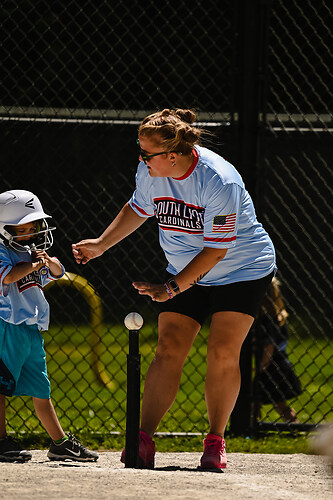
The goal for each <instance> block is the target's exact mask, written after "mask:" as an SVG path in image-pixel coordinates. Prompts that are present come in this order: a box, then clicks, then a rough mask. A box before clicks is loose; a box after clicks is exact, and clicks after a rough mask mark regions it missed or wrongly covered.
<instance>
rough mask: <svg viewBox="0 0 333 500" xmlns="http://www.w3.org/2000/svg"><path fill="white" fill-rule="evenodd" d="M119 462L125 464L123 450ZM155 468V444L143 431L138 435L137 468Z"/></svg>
mask: <svg viewBox="0 0 333 500" xmlns="http://www.w3.org/2000/svg"><path fill="white" fill-rule="evenodd" d="M120 461H121V462H122V463H123V464H124V463H125V450H123V451H122V453H121V458H120ZM154 466H155V443H154V441H153V440H152V438H151V437H150V436H148V434H146V433H145V432H144V431H140V433H139V468H140V469H153V468H154Z"/></svg>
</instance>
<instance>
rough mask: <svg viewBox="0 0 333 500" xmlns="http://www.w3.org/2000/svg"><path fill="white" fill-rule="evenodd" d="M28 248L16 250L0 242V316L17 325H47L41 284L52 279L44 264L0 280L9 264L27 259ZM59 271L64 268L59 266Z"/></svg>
mask: <svg viewBox="0 0 333 500" xmlns="http://www.w3.org/2000/svg"><path fill="white" fill-rule="evenodd" d="M31 260H32V259H31V255H30V253H29V252H16V251H15V250H13V249H12V248H10V247H8V246H5V245H4V244H3V243H1V242H0V318H2V319H3V320H4V321H7V322H9V323H12V324H14V325H19V324H21V323H26V324H27V325H37V326H38V329H39V330H47V329H48V326H49V319H50V311H49V304H48V302H47V300H46V299H45V296H44V293H43V287H44V286H45V285H46V284H47V283H49V281H52V280H55V279H57V278H55V277H54V276H52V275H51V273H50V271H49V269H48V268H46V267H44V268H42V269H39V270H38V271H33V272H31V273H30V274H28V275H27V276H24V277H23V278H21V279H20V280H18V281H17V282H15V283H11V284H9V285H7V284H5V283H4V282H3V280H4V278H5V276H7V274H8V273H9V271H10V270H11V269H12V267H13V266H15V265H16V264H18V263H20V262H31ZM62 270H63V273H62V274H64V272H65V269H64V267H63V266H62Z"/></svg>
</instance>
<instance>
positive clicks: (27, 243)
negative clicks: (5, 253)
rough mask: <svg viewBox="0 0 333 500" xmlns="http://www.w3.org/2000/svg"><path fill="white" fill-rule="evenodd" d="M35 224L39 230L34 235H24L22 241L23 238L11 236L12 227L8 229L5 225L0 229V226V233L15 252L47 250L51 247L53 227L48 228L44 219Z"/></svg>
mask: <svg viewBox="0 0 333 500" xmlns="http://www.w3.org/2000/svg"><path fill="white" fill-rule="evenodd" d="M36 222H37V225H39V226H40V229H39V228H38V230H37V231H36V232H34V233H29V234H25V235H24V239H23V236H17V235H16V234H12V232H13V226H11V227H8V225H5V226H3V228H1V226H2V224H0V233H1V234H2V235H3V236H4V237H5V239H6V241H7V243H8V245H9V246H10V247H11V248H13V249H14V250H16V251H17V252H29V251H31V252H33V251H35V250H48V249H49V248H51V246H52V245H53V235H52V231H54V229H55V227H49V225H48V223H47V221H46V220H45V219H41V220H39V221H36ZM1 229H2V230H1ZM25 238H29V239H25ZM18 240H19V241H18Z"/></svg>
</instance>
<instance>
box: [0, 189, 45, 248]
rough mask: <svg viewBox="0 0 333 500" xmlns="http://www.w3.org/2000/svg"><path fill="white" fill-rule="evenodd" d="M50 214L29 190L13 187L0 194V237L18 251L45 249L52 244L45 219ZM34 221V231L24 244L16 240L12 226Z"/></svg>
mask: <svg viewBox="0 0 333 500" xmlns="http://www.w3.org/2000/svg"><path fill="white" fill-rule="evenodd" d="M50 217H51V216H50V215H48V214H46V213H45V212H44V210H43V207H42V204H41V202H40V201H39V199H38V198H37V196H36V195H35V194H33V193H31V192H30V191H25V190H23V189H13V190H11V191H5V192H4V193H1V194H0V238H1V239H2V240H4V243H5V244H7V245H9V246H11V247H12V248H14V250H17V251H18V252H26V251H27V250H29V249H30V250H34V249H37V250H47V249H48V248H50V247H51V246H52V244H53V236H52V231H53V230H54V229H55V227H49V225H48V223H47V221H46V219H48V218H50ZM35 221H36V223H37V224H36V231H35V232H34V233H31V234H29V235H25V236H30V237H31V238H30V239H28V240H26V241H24V245H23V244H20V243H19V242H18V241H17V238H18V236H17V235H16V233H15V231H14V230H13V227H12V226H18V225H21V224H26V223H27V222H35Z"/></svg>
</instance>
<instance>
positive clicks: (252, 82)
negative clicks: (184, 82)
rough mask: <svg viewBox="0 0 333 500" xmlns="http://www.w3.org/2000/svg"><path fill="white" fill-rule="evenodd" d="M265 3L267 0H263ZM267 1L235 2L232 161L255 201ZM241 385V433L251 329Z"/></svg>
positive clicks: (235, 415) (247, 411) (235, 424)
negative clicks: (234, 91) (235, 53)
mask: <svg viewBox="0 0 333 500" xmlns="http://www.w3.org/2000/svg"><path fill="white" fill-rule="evenodd" d="M266 4H268V2H266ZM266 8H267V5H265V2H264V1H262V0H248V1H247V2H242V1H241V0H240V1H239V2H238V3H237V16H238V19H237V20H236V25H237V26H236V31H237V33H236V39H237V40H238V47H237V54H238V62H237V65H238V71H237V72H236V78H237V81H236V82H234V83H235V88H236V89H237V90H236V96H235V97H236V99H235V108H236V109H235V112H236V113H237V114H238V120H235V124H236V128H235V146H236V155H235V156H236V161H237V163H236V165H237V168H238V170H239V171H240V173H241V175H242V177H243V179H244V182H245V185H246V188H247V190H248V191H249V193H250V195H251V197H252V199H253V200H254V202H255V201H256V196H255V195H256V182H257V181H256V176H257V171H258V169H257V162H258V146H259V117H260V112H261V111H262V110H261V109H260V108H261V106H262V102H261V99H262V95H261V90H262V83H263V81H262V79H261V78H260V77H261V76H262V68H261V67H260V66H261V64H262V57H261V51H262V50H263V47H262V46H261V45H262V40H263V37H262V31H263V29H265V27H264V26H263V19H264V20H265V16H263V10H266ZM240 369H241V376H242V381H241V389H240V393H239V396H238V399H237V402H236V405H235V408H234V410H233V412H232V414H231V417H230V431H231V432H232V433H233V434H236V435H241V434H246V433H248V432H249V430H250V428H251V414H252V408H251V406H252V397H251V396H252V333H251V332H250V333H249V335H248V337H247V339H246V340H245V342H244V344H243V347H242V351H241V357H240Z"/></svg>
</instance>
